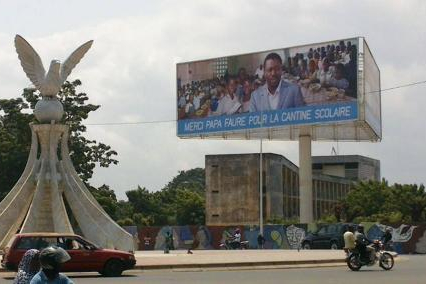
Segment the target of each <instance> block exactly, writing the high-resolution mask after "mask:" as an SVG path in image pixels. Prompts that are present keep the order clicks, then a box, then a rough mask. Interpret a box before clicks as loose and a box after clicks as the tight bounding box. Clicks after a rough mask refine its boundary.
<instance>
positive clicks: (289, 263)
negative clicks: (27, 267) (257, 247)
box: [0, 259, 345, 273]
mask: <svg viewBox="0 0 426 284" xmlns="http://www.w3.org/2000/svg"><path fill="white" fill-rule="evenodd" d="M343 263H345V260H344V259H323V260H299V261H297V260H291V261H288V260H287V261H261V262H255V261H253V262H226V263H190V264H188V263H182V264H146V265H137V264H136V265H135V267H133V268H132V269H131V270H157V269H158V270H161V269H204V268H232V267H256V266H263V267H265V266H271V267H273V266H284V265H286V266H297V265H325V264H330V265H335V264H343ZM7 271H10V270H7V269H4V268H3V267H0V273H2V272H7Z"/></svg>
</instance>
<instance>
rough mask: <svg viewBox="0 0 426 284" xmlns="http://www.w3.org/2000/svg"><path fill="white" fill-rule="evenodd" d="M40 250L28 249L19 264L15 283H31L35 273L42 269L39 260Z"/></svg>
mask: <svg viewBox="0 0 426 284" xmlns="http://www.w3.org/2000/svg"><path fill="white" fill-rule="evenodd" d="M39 255H40V252H39V251H38V250H36V249H30V250H27V251H26V252H25V254H24V256H23V257H22V260H21V262H20V263H19V266H18V274H16V277H15V279H14V280H13V284H29V283H30V281H31V279H33V277H34V275H36V273H37V272H38V271H39V270H40V263H39V262H38V258H39Z"/></svg>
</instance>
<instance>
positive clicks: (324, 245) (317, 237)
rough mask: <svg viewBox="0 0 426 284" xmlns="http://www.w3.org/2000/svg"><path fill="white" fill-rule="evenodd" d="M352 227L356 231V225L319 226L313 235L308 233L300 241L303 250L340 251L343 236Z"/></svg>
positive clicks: (342, 244)
mask: <svg viewBox="0 0 426 284" xmlns="http://www.w3.org/2000/svg"><path fill="white" fill-rule="evenodd" d="M350 225H352V226H353V228H354V229H356V224H349V223H343V224H342V223H339V224H330V225H324V226H321V228H320V229H319V230H318V231H317V232H315V233H309V234H308V235H307V236H306V237H305V238H304V239H303V240H302V248H304V249H342V248H343V247H344V245H345V242H344V240H343V234H344V233H345V232H346V231H347V230H348V226H350Z"/></svg>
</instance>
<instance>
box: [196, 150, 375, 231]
mask: <svg viewBox="0 0 426 284" xmlns="http://www.w3.org/2000/svg"><path fill="white" fill-rule="evenodd" d="M259 158H260V156H259V153H255V154H230V155H206V157H205V170H206V224H207V225H217V226H227V225H252V224H258V223H259V207H260V206H259ZM262 161H263V166H262V167H263V218H264V220H268V219H269V220H270V219H273V218H284V219H289V220H295V219H298V218H299V209H300V208H299V206H300V204H299V202H300V201H299V168H298V167H297V166H296V165H295V164H293V163H292V162H291V161H290V160H288V159H287V158H285V157H284V156H281V155H277V154H272V153H265V154H263V159H262ZM312 161H313V163H312V166H313V176H312V186H313V188H312V190H313V204H312V207H313V212H314V219H316V220H317V219H320V218H321V217H322V216H323V215H328V214H330V213H331V212H333V210H334V206H335V205H336V204H337V203H338V201H339V200H340V199H342V198H344V197H345V196H346V195H347V193H348V192H349V190H350V188H351V184H352V183H353V182H355V181H358V180H369V179H372V180H379V179H380V162H379V161H378V160H374V159H371V158H368V157H363V156H330V157H327V156H319V157H315V156H314V157H312Z"/></svg>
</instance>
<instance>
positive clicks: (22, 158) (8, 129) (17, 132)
mask: <svg viewBox="0 0 426 284" xmlns="http://www.w3.org/2000/svg"><path fill="white" fill-rule="evenodd" d="M28 108H29V106H28V104H27V103H26V102H25V101H24V100H23V99H22V98H17V99H2V100H0V121H1V123H0V200H2V199H3V198H4V197H5V196H6V194H7V193H8V192H9V191H10V190H11V189H12V187H13V186H14V185H15V183H16V181H17V180H18V179H19V177H20V176H21V174H22V172H23V170H24V168H25V164H26V162H27V159H28V153H29V151H30V147H31V131H30V128H29V126H28V124H29V123H30V122H32V121H33V116H32V115H31V114H28V113H25V112H24V111H25V110H28Z"/></svg>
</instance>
